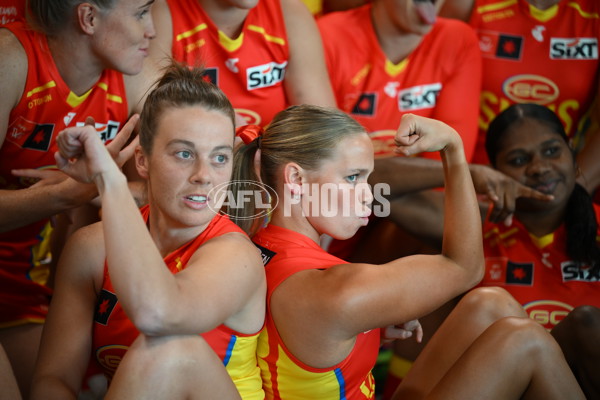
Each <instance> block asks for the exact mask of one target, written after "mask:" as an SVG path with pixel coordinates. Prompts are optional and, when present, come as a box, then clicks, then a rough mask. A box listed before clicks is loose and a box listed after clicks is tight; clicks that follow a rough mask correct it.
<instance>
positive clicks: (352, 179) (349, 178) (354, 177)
mask: <svg viewBox="0 0 600 400" xmlns="http://www.w3.org/2000/svg"><path fill="white" fill-rule="evenodd" d="M358 176H359V174H354V175H350V176H347V177H346V180H347V181H348V182H350V183H355V182H357V181H358Z"/></svg>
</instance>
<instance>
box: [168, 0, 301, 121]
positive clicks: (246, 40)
mask: <svg viewBox="0 0 600 400" xmlns="http://www.w3.org/2000/svg"><path fill="white" fill-rule="evenodd" d="M167 3H168V4H169V8H170V11H171V19H172V21H173V43H172V53H173V58H175V59H176V60H177V61H181V62H185V63H187V64H190V65H198V64H201V65H203V66H204V67H205V69H206V76H207V77H208V78H209V79H210V81H211V82H213V83H214V84H216V85H217V86H219V88H221V90H223V92H224V93H225V94H226V95H227V97H228V98H229V99H230V100H231V103H232V104H233V107H234V108H235V110H236V112H237V113H238V114H239V115H241V116H243V117H244V118H245V119H246V121H247V122H248V123H249V124H256V125H262V126H265V125H267V124H268V123H269V122H270V121H271V119H273V116H274V115H275V114H276V113H277V112H279V111H281V110H283V109H285V108H286V107H287V106H288V100H287V97H286V93H285V88H284V85H283V80H284V78H285V72H286V68H287V64H288V59H289V48H288V41H287V32H286V29H285V24H284V20H283V14H282V12H281V5H280V3H279V1H278V0H260V1H259V2H258V5H257V6H256V7H254V8H253V9H251V10H250V12H249V13H248V16H247V17H246V20H245V22H244V25H243V28H242V33H241V34H240V35H239V37H238V38H237V39H231V38H229V37H227V35H225V34H224V33H223V32H221V31H220V30H219V29H218V28H217V26H216V25H215V24H214V23H213V21H212V20H211V19H210V18H209V17H208V15H207V14H206V13H205V12H204V10H202V8H201V7H200V4H199V3H198V0H168V1H167Z"/></svg>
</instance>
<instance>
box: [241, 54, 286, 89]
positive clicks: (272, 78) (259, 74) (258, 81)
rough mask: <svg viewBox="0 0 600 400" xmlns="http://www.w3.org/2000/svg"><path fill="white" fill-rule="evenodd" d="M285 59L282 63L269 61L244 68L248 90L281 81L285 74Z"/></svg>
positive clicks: (273, 84)
mask: <svg viewBox="0 0 600 400" xmlns="http://www.w3.org/2000/svg"><path fill="white" fill-rule="evenodd" d="M286 67H287V61H285V62H284V63H282V64H278V63H276V62H270V63H268V64H263V65H259V66H257V67H252V68H248V69H247V70H246V79H247V87H248V90H254V89H260V88H264V87H269V86H275V85H276V84H277V83H279V82H282V81H283V78H284V76H285V68H286Z"/></svg>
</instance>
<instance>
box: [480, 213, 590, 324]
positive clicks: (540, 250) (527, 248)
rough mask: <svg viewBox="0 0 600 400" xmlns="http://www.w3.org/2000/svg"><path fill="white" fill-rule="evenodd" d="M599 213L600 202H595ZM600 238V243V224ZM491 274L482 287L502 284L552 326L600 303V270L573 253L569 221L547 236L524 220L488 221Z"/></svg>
mask: <svg viewBox="0 0 600 400" xmlns="http://www.w3.org/2000/svg"><path fill="white" fill-rule="evenodd" d="M594 207H595V210H596V218H597V219H598V218H599V217H600V206H598V205H594ZM596 241H597V242H600V229H599V230H598V233H597V236H596ZM484 253H485V268H486V271H485V276H484V278H483V280H482V282H481V284H480V285H481V286H501V287H503V288H504V289H506V290H508V291H509V292H510V293H511V294H512V295H513V297H514V298H515V299H517V301H519V303H521V304H522V305H523V306H524V308H525V310H526V311H527V313H528V314H529V316H530V317H531V318H533V319H534V320H536V321H538V322H540V323H541V324H542V325H544V327H546V328H547V329H552V328H553V327H554V326H555V325H556V324H557V323H559V322H560V321H561V320H562V319H563V318H564V317H565V316H566V315H567V314H568V313H569V312H570V311H571V310H572V309H573V308H574V307H577V306H580V305H592V306H596V307H600V296H599V294H600V272H594V271H592V268H590V266H589V265H584V264H582V263H578V262H576V261H573V260H571V259H570V258H569V256H568V255H567V252H566V232H565V227H564V225H562V226H560V227H559V228H558V229H557V230H556V231H555V232H553V233H550V234H549V235H546V236H544V237H541V238H536V237H534V236H533V235H531V234H530V233H529V232H527V230H526V229H525V227H524V226H523V225H522V224H521V223H520V222H519V221H518V220H516V219H515V220H513V223H512V225H511V226H510V227H506V226H504V224H493V223H491V222H489V221H488V222H486V224H485V226H484Z"/></svg>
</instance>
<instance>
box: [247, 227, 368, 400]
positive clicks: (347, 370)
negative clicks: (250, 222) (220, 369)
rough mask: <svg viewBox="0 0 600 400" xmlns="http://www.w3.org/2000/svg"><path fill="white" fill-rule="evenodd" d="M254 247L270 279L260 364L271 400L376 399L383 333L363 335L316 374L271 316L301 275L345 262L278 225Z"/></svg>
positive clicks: (261, 234)
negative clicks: (282, 288) (284, 288)
mask: <svg viewBox="0 0 600 400" xmlns="http://www.w3.org/2000/svg"><path fill="white" fill-rule="evenodd" d="M253 241H254V242H255V244H256V245H257V246H258V248H259V249H260V250H261V252H262V257H263V263H264V264H265V272H266V275H267V319H266V329H264V330H263V332H261V334H260V336H259V338H258V362H259V366H260V369H261V374H262V378H263V386H264V389H265V393H266V398H267V399H285V400H301V399H304V400H312V399H319V400H333V399H340V400H341V399H348V400H351V399H355V400H358V399H374V395H375V394H374V393H375V382H374V379H373V375H372V374H371V369H372V368H373V366H374V365H375V361H376V359H377V353H378V350H379V344H380V337H379V329H373V330H371V331H368V332H365V333H361V334H360V335H358V336H357V339H356V343H355V345H354V348H353V350H352V351H351V353H350V354H349V355H348V357H346V359H344V360H343V361H342V362H340V363H339V364H337V365H334V366H332V367H330V368H313V367H310V366H308V365H306V364H304V363H303V362H301V361H300V360H298V359H297V358H296V357H294V356H293V355H292V354H291V353H290V351H289V350H288V349H287V347H286V346H285V344H284V343H283V341H282V340H281V338H280V337H279V334H278V332H277V328H276V326H275V323H274V321H273V319H272V318H271V315H270V302H271V295H272V293H273V292H274V291H275V289H277V287H278V286H279V285H280V284H281V283H282V282H283V281H284V280H286V279H287V278H289V277H290V276H292V275H293V274H295V273H296V272H300V271H304V270H307V269H324V268H328V267H330V266H333V265H338V264H343V263H345V261H342V260H341V259H339V258H337V257H334V256H332V255H330V254H328V253H326V252H325V251H324V250H323V249H321V248H320V247H319V246H318V245H317V244H316V243H315V242H314V241H312V240H311V239H309V238H308V237H306V236H304V235H302V234H300V233H297V232H294V231H291V230H288V229H285V228H281V227H278V226H274V225H267V227H266V228H264V229H262V230H261V231H259V232H258V233H257V234H256V235H255V236H254V238H253Z"/></svg>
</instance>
